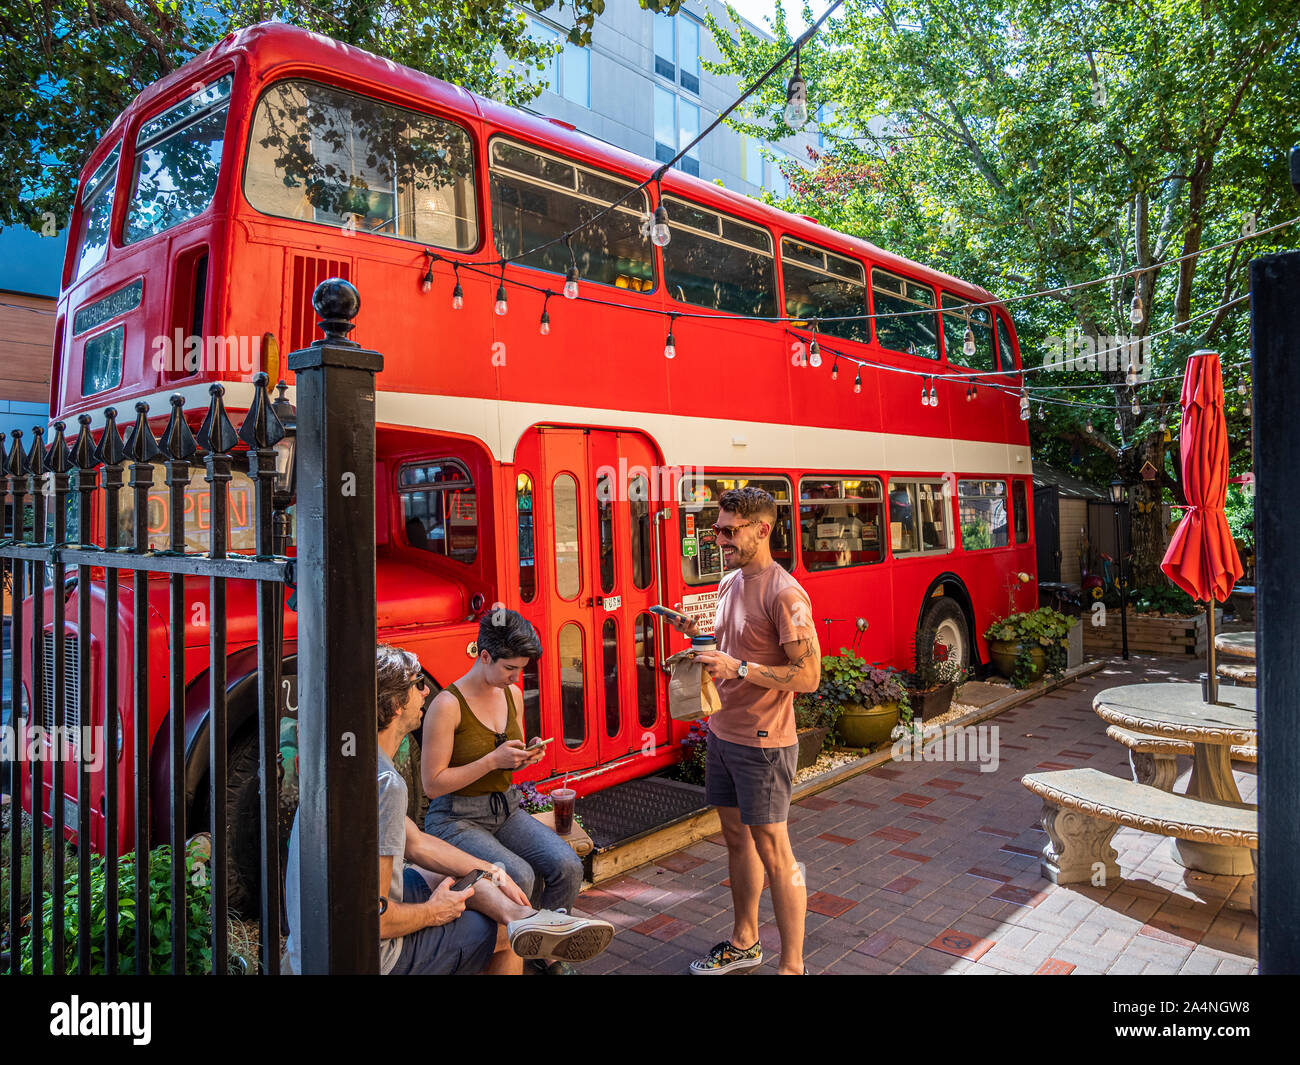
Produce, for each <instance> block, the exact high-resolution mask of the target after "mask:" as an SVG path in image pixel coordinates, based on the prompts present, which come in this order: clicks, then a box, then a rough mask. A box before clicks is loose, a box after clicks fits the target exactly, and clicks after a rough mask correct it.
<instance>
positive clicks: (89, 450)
mask: <svg viewBox="0 0 1300 1065" xmlns="http://www.w3.org/2000/svg"><path fill="white" fill-rule="evenodd" d="M92 420H93V419H92V418H91V417H90V415H89V414H78V415H77V424H78V425H80V426H81V428H80V429H78V430H77V438H76V439H75V440H74V441H73V442H72V446H71V447H70V448H68V461H69V462H71V463H72V465H74V466H76V467H77V469H79V470H93V469H94V468H95V467H96V466H98V465H99V455H98V454H97V453H96V449H95V438H94V437H93V436H91V435H90V423H91V421H92Z"/></svg>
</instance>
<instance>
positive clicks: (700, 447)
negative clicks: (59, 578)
mask: <svg viewBox="0 0 1300 1065" xmlns="http://www.w3.org/2000/svg"><path fill="white" fill-rule="evenodd" d="M225 384H226V394H225V403H226V406H227V407H228V408H233V409H235V410H236V411H239V410H243V409H246V408H247V407H248V405H249V403H250V402H251V401H252V394H253V386H252V384H251V383H248V382H243V381H228V382H226V383H225ZM173 391H174V392H179V393H180V394H181V395H182V396H184V397H185V406H186V408H187V409H189V410H193V409H194V408H195V407H201V408H202V409H206V408H207V404H208V399H209V396H208V385H206V384H201V385H188V386H185V387H182V388H177V389H173V390H170V391H168V392H165V393H158V394H156V395H154V396H149V397H147V399H148V400H149V403H150V407H151V412H150V413H151V414H153V415H158V414H162V413H166V412H167V411H168V410H169V408H168V406H167V397H168V396H170V395H171V394H172V392H173ZM295 391H296V389H293V388H290V389H289V394H288V399H289V401H290V402H295ZM134 405H135V402H134V400H132V401H130V403H129V404H128V407H129V408H134ZM118 413H119V418H118V425H119V427H121V428H122V429H123V430H124V431H125V429H126V427H127V426H129V425H130V423H131V421H133V420H134V419H133V417H132V413H131V410H130V409H126V408H124V409H122V410H119V412H118ZM375 416H376V420H377V421H378V422H379V423H381V424H387V425H398V426H410V427H413V428H418V429H428V430H431V431H441V432H448V433H456V434H458V435H461V436H469V437H473V438H475V439H477V440H481V441H482V442H483V443H484V444H485V445H486V446H487V448H488V450H489V451H490V452H491V453H492V457H493V458H494V459H496V461H498V462H505V463H509V462H512V461H513V460H514V453H515V448H516V447H517V446H518V444H519V441H520V439H521V438H522V437H523V435H524V434H525V433H526V432H527V431H528V429H529V428H531V427H532V426H534V425H539V424H540V425H576V426H583V427H588V426H589V427H593V428H596V427H600V428H610V429H623V430H633V431H638V432H643V433H645V434H646V435H647V436H649V437H650V438H651V439H652V440H653V441H654V442H656V443H657V444H658V445H659V447H660V448H661V449H662V450H663V455H664V464H665V465H668V466H688V465H695V466H708V467H713V468H723V469H725V468H733V469H809V470H863V471H870V470H918V471H919V470H928V471H935V472H950V473H957V472H966V471H978V472H981V473H989V474H1002V475H1004V476H1029V474H1030V473H1031V472H1032V466H1031V464H1030V458H1029V448H1028V447H1026V446H1023V445H1020V444H1006V443H997V442H990V441H987V440H964V439H960V438H944V437H931V436H912V435H907V434H902V433H877V432H867V431H864V430H858V429H830V428H825V427H821V426H810V425H783V424H778V423H774V422H750V421H740V420H737V419H733V418H697V417H689V416H684V415H674V414H657V413H651V412H647V411H631V410H609V409H602V408H597V407H578V406H563V405H557V404H544V403H520V402H515V401H510V400H496V399H476V398H473V397H468V396H435V395H428V394H426V393H418V392H377V393H376V408H375ZM92 418H93V419H94V420H93V421H92V423H91V428H99V427H100V426H101V425H103V415H102V412H100V411H95V412H93V413H92ZM232 420H233V421H236V424H237V419H236V418H232Z"/></svg>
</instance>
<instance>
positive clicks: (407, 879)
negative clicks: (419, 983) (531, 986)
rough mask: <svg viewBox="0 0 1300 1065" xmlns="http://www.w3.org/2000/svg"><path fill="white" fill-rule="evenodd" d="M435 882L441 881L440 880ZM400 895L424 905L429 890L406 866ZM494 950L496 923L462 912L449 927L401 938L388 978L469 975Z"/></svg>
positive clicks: (423, 931) (472, 913)
mask: <svg viewBox="0 0 1300 1065" xmlns="http://www.w3.org/2000/svg"><path fill="white" fill-rule="evenodd" d="M438 879H439V882H441V880H442V879H443V878H442V877H439V878H438ZM402 895H403V898H402V901H403V902H424V901H425V900H426V899H428V898H431V897H432V895H433V891H432V889H431V888H430V887H429V882H428V881H427V880H425V879H424V877H423V876H421V875H420V873H419V871H418V870H415V869H412V868H411V867H410V866H409V865H408V866H407V867H406V869H405V870H404V871H403V876H402ZM496 947H497V926H496V922H494V921H493V920H492V919H491V918H490V917H484V916H483V915H482V914H481V913H476V912H475V911H474V910H466V911H465V912H464V913H462V914H461V915H460V916H459V917H457V918H456V919H455V920H454V921H452V922H451V924H441V925H432V926H429V927H427V928H421V929H419V930H418V931H415V932H411V933H409V934H408V935H404V936H402V950H401V953H400V954H398V955H397V962H396V963H395V964H394V965H393V968H392V969H391V970H389V975H390V976H408V975H409V976H453V975H457V974H460V975H471V974H473V973H478V972H482V971H483V969H484V968H485V967H486V966H487V963H488V962H489V961H491V960H492V955H493V953H494V952H495V951H496Z"/></svg>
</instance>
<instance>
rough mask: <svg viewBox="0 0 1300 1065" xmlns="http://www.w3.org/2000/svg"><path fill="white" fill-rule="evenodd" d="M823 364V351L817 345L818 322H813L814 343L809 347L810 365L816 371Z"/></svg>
mask: <svg viewBox="0 0 1300 1065" xmlns="http://www.w3.org/2000/svg"><path fill="white" fill-rule="evenodd" d="M821 364H822V349H821V345H819V344H818V343H817V322H816V321H815V320H814V321H813V336H812V343H811V344H809V345H808V365H809V366H811V367H813V368H814V369H815V368H816V367H818V366H820V365H821Z"/></svg>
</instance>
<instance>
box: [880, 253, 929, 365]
mask: <svg viewBox="0 0 1300 1065" xmlns="http://www.w3.org/2000/svg"><path fill="white" fill-rule="evenodd" d="M871 298H872V301H873V302H874V304H875V307H874V311H875V315H876V318H875V322H876V341H877V342H878V343H879V344H880V346H881V347H884V348H891V349H892V350H894V351H905V352H907V353H908V354H909V355H920V356H921V357H922V358H926V359H937V358H938V357H939V316H938V315H937V314H935V313H934V312H933V310H932V308H933V307H934V289H932V288H931V287H930V286H929V285H920V284H917V283H916V282H915V281H909V280H908V279H907V278H905V277H899V276H898V275H897V274H891V273H887V272H886V271H884V270H872V271H871ZM927 311H929V312H930V313H926V312H927Z"/></svg>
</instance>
